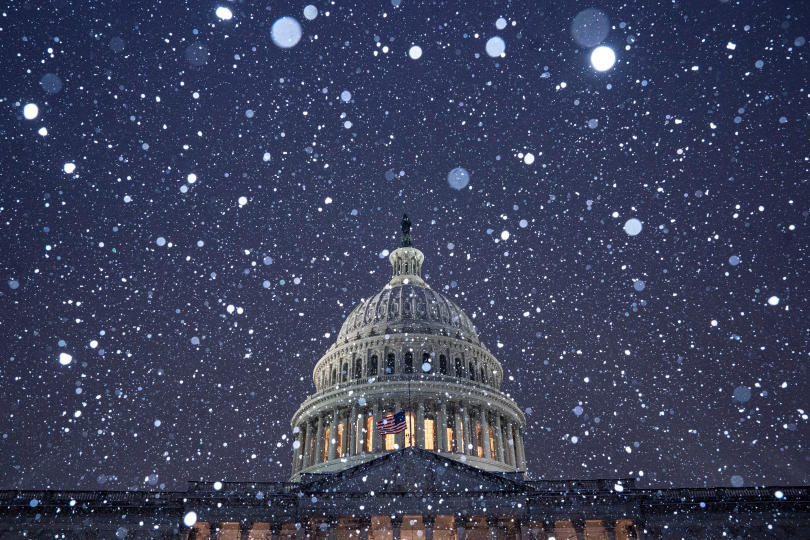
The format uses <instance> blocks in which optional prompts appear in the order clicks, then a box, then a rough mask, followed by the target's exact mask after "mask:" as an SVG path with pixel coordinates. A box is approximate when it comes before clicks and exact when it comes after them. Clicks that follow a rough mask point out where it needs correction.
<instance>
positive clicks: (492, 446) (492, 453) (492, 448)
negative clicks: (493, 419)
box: [489, 426, 495, 459]
mask: <svg viewBox="0 0 810 540" xmlns="http://www.w3.org/2000/svg"><path fill="white" fill-rule="evenodd" d="M489 453H490V456H489V457H490V458H491V459H495V433H494V432H493V431H492V426H489Z"/></svg>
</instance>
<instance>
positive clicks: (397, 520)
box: [391, 516, 402, 540]
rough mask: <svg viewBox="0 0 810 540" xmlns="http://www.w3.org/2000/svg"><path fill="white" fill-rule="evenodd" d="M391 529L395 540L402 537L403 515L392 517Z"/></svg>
mask: <svg viewBox="0 0 810 540" xmlns="http://www.w3.org/2000/svg"><path fill="white" fill-rule="evenodd" d="M391 529H392V530H393V532H394V538H393V540H400V538H402V535H401V531H402V516H394V517H392V518H391Z"/></svg>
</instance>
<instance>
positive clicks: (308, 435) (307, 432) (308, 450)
mask: <svg viewBox="0 0 810 540" xmlns="http://www.w3.org/2000/svg"><path fill="white" fill-rule="evenodd" d="M311 424H312V422H310V421H309V419H306V420H305V421H304V454H303V456H302V459H301V467H300V468H301V469H305V468H307V467H309V463H310V459H311V456H312V425H311ZM299 470H300V469H299Z"/></svg>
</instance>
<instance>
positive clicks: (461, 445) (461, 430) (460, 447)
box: [456, 424, 466, 454]
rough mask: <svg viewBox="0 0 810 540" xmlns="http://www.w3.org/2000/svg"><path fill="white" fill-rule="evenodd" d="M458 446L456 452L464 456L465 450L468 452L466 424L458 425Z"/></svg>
mask: <svg viewBox="0 0 810 540" xmlns="http://www.w3.org/2000/svg"><path fill="white" fill-rule="evenodd" d="M456 445H457V446H458V448H456V452H457V453H459V454H463V453H464V450H466V448H464V424H459V425H458V434H457V435H456Z"/></svg>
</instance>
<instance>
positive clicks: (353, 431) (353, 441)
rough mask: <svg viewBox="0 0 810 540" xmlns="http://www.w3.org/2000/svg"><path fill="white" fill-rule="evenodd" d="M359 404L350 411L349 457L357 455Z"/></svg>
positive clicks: (353, 405) (354, 405)
mask: <svg viewBox="0 0 810 540" xmlns="http://www.w3.org/2000/svg"><path fill="white" fill-rule="evenodd" d="M357 428H358V420H357V404H352V409H351V411H349V455H350V456H356V455H357Z"/></svg>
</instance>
